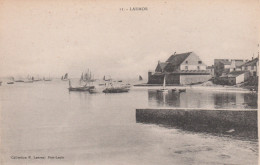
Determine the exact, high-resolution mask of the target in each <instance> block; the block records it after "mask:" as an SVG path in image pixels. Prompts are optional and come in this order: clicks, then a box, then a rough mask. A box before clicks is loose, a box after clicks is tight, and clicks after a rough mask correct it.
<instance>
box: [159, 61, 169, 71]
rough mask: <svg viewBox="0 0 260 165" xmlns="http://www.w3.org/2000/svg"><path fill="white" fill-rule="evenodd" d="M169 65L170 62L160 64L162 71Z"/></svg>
mask: <svg viewBox="0 0 260 165" xmlns="http://www.w3.org/2000/svg"><path fill="white" fill-rule="evenodd" d="M167 64H168V62H159V65H160V67H161V69H162V70H163V69H164V68H165V67H166V65H167Z"/></svg>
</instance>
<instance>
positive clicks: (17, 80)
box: [15, 79, 24, 82]
mask: <svg viewBox="0 0 260 165" xmlns="http://www.w3.org/2000/svg"><path fill="white" fill-rule="evenodd" d="M15 82H24V80H21V79H19V80H15Z"/></svg>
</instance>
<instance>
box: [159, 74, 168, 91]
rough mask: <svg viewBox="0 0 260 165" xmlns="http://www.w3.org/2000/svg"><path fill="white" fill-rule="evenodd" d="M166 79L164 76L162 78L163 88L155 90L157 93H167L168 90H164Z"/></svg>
mask: <svg viewBox="0 0 260 165" xmlns="http://www.w3.org/2000/svg"><path fill="white" fill-rule="evenodd" d="M165 79H166V78H165V76H164V78H163V88H162V89H157V92H158V93H167V92H168V89H166V87H165V86H166V80H165Z"/></svg>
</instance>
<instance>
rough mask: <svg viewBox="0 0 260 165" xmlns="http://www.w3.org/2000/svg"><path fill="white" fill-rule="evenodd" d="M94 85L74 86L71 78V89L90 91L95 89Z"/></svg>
mask: <svg viewBox="0 0 260 165" xmlns="http://www.w3.org/2000/svg"><path fill="white" fill-rule="evenodd" d="M93 88H94V86H90V85H87V84H86V85H84V86H80V87H72V85H71V82H70V80H69V88H68V89H69V91H81V92H85V91H89V90H90V89H93Z"/></svg>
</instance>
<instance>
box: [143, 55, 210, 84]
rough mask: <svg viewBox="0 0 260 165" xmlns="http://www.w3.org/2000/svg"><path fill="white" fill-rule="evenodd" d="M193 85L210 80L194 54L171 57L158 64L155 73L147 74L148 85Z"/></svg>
mask: <svg viewBox="0 0 260 165" xmlns="http://www.w3.org/2000/svg"><path fill="white" fill-rule="evenodd" d="M164 77H166V84H181V85H185V84H193V83H199V82H205V81H207V80H209V79H210V78H211V75H210V73H209V72H208V71H207V69H206V64H205V63H204V62H202V60H201V59H200V58H199V56H198V55H196V54H195V53H194V52H187V53H181V54H173V55H171V56H170V57H169V58H168V59H167V60H166V62H163V63H162V62H158V64H157V67H156V69H155V72H154V73H152V72H148V84H162V83H163V79H164Z"/></svg>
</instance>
